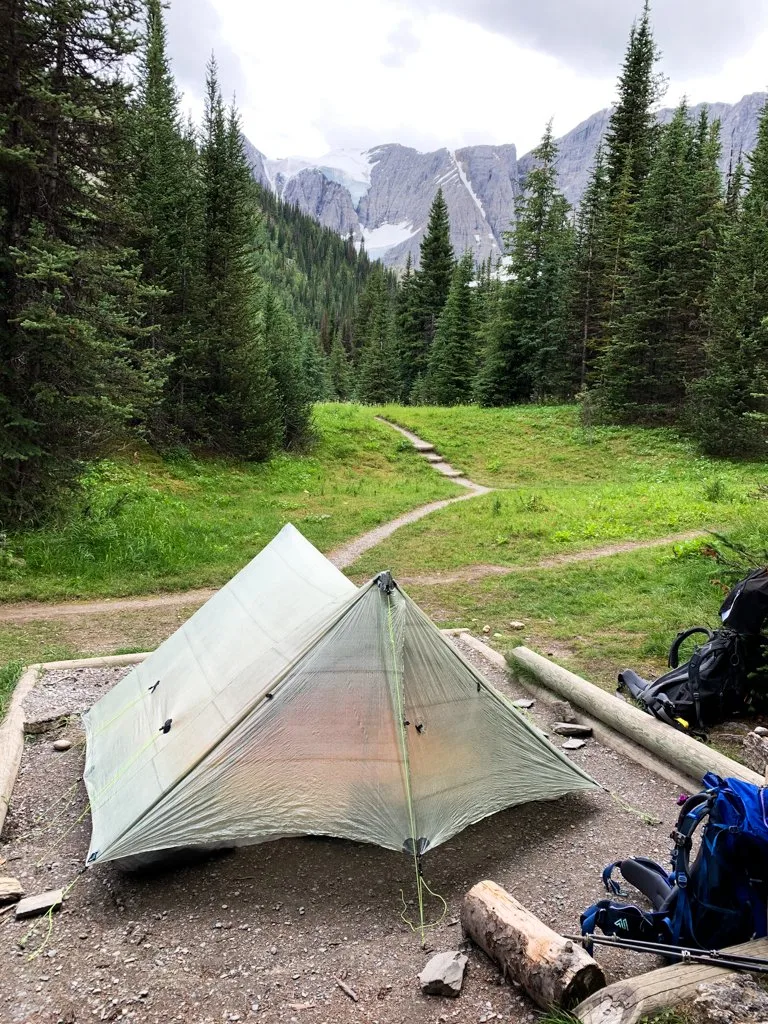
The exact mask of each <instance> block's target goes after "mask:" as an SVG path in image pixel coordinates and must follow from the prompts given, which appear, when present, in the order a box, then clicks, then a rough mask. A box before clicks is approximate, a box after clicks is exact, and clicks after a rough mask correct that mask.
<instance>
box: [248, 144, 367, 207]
mask: <svg viewBox="0 0 768 1024" xmlns="http://www.w3.org/2000/svg"><path fill="white" fill-rule="evenodd" d="M371 153H372V151H371V150H366V151H365V152H361V151H359V150H354V149H335V150H332V151H331V152H330V153H325V154H324V155H323V156H320V157H318V158H317V159H316V160H308V159H307V158H305V157H301V156H289V157H280V158H279V159H276V160H265V161H264V166H265V168H266V171H267V174H268V175H269V178H270V181H274V180H275V179H276V177H277V175H278V174H281V175H282V176H283V178H284V182H283V185H282V187H283V189H284V188H285V185H286V184H287V183H288V181H290V179H291V178H294V177H295V176H296V175H297V174H299V173H300V172H301V171H306V170H318V171H320V172H321V173H322V174H324V175H325V177H326V178H327V179H328V180H329V181H335V182H337V183H338V184H339V185H343V186H344V187H345V188H346V189H348V191H349V194H350V195H351V196H352V202H353V203H354V204H355V205H357V204H358V203H359V202H360V200H361V199H362V197H363V196H364V195H365V193H366V192H367V191H368V189H369V188H370V187H371V168H372V166H373V163H374V162H375V161H371Z"/></svg>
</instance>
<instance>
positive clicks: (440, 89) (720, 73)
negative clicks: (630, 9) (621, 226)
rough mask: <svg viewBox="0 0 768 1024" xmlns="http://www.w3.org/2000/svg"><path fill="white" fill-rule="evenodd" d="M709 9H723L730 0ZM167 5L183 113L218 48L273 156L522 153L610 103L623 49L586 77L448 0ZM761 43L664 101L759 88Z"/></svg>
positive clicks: (245, 111) (254, 135) (225, 76)
mask: <svg viewBox="0 0 768 1024" xmlns="http://www.w3.org/2000/svg"><path fill="white" fill-rule="evenodd" d="M509 2H511V0H509ZM518 2H519V0H515V3H518ZM569 2H572V0H569ZM659 2H661V0H659ZM666 2H667V3H672V2H674V0H666ZM708 2H709V5H710V7H711V6H712V4H718V3H721V2H722V9H723V11H724V12H726V11H727V8H728V3H727V0H708ZM173 3H174V8H175V9H174V10H173V11H172V12H171V16H170V21H169V27H170V36H171V50H172V53H173V55H174V58H175V60H176V62H177V63H178V64H180V65H181V66H182V67H183V72H184V74H183V84H184V87H185V89H186V90H187V102H188V104H189V105H191V106H193V108H194V109H199V96H200V94H201V92H202V88H201V84H202V80H203V74H204V67H203V65H204V62H205V59H206V57H207V55H208V53H209V52H210V49H211V47H215V48H216V50H217V55H218V56H219V62H220V65H221V80H222V86H223V89H224V92H225V93H226V94H229V93H231V91H232V90H233V89H236V90H237V99H238V104H239V106H240V108H241V112H242V115H243V124H244V128H245V131H246V134H247V135H248V137H249V138H250V139H251V141H252V142H253V143H254V144H255V145H256V146H258V148H259V149H261V150H263V151H264V152H266V153H267V154H268V155H269V156H273V157H278V156H289V155H295V154H300V155H302V156H308V157H316V156H319V155H321V154H323V153H324V152H326V151H328V150H331V149H336V148H340V147H350V148H358V149H361V148H367V147H370V146H373V145H376V144H379V143H386V142H400V143H403V144H405V145H413V146H416V147H417V148H419V149H422V150H425V149H432V148H437V147H439V146H446V145H447V146H451V147H454V146H461V145H467V144H471V143H478V142H489V143H504V142H514V143H515V144H516V145H517V147H518V152H519V153H523V152H525V151H526V150H527V149H530V148H531V147H532V146H533V145H535V144H536V142H537V141H538V138H539V137H540V135H541V132H542V130H543V128H544V125H545V123H546V121H547V120H548V118H550V117H554V119H555V131H556V132H557V133H558V134H561V133H563V132H565V131H567V130H569V129H570V128H572V127H573V126H574V125H575V124H576V123H577V122H579V121H580V120H582V119H583V118H585V117H587V116H588V115H589V114H591V113H592V112H594V111H595V110H597V109H599V108H601V107H604V106H607V105H608V104H609V103H610V102H611V100H612V99H613V96H614V89H615V79H616V71H617V70H618V67H619V64H620V61H621V58H622V55H623V43H622V45H621V46H620V47H619V48H617V52H616V54H615V67H614V68H613V69H612V70H611V71H610V72H609V71H607V70H606V67H605V66H604V65H602V64H601V65H600V70H599V72H591V71H590V70H585V69H584V68H583V67H577V66H576V63H574V62H573V61H570V62H569V63H568V64H566V63H565V62H564V60H563V59H561V58H559V57H556V56H552V55H548V54H546V53H544V52H541V51H538V50H536V49H533V48H531V44H530V43H529V42H527V40H526V43H525V45H524V44H523V43H522V42H518V41H516V39H515V38H513V37H512V36H511V35H510V34H509V32H506V33H505V34H502V33H501V32H499V31H493V30H492V28H487V27H483V25H482V24H479V23H475V21H471V20H465V18H463V17H461V16H460V13H461V12H460V7H461V4H458V3H455V2H451V3H446V4H445V5H443V4H439V3H431V4H421V5H420V6H417V7H416V8H415V11H414V6H413V5H411V4H408V3H406V2H405V0H324V2H323V3H318V2H317V0H282V2H271V3H254V2H253V0H173ZM444 6H447V7H450V8H451V9H452V10H454V11H459V13H446V11H445V10H442V9H440V8H442V7H444ZM638 6H639V0H638ZM725 16H727V14H726V15H725ZM182 22H183V31H182ZM196 26H199V29H198V28H197V27H196ZM628 31H629V25H627V32H628ZM767 43H768V38H766V37H765V36H763V37H760V36H758V37H756V38H755V39H754V43H753V45H752V46H751V47H750V48H749V50H748V52H747V53H745V54H744V55H743V56H741V57H739V58H731V59H729V60H726V61H725V62H721V63H722V66H721V67H719V69H718V70H713V71H712V72H711V73H709V72H707V73H705V74H702V73H701V72H700V73H699V75H698V77H695V78H690V79H688V80H683V81H674V82H672V83H671V86H670V90H669V94H668V99H669V100H671V101H673V102H674V100H676V99H677V97H678V96H679V95H680V94H682V93H683V92H685V93H687V95H688V97H689V99H690V101H691V102H692V103H696V102H699V101H700V100H735V99H738V98H739V97H740V96H741V95H743V94H744V93H746V92H751V91H756V90H758V89H763V88H765V87H766V85H768V82H767V81H766V79H765V78H764V76H765V74H766V73H765V71H764V66H765V65H764V54H765V52H766V49H765V47H766V44H767ZM195 62H197V63H198V64H199V65H200V69H199V79H198V80H199V82H200V86H198V87H197V88H193V87H192V86H191V82H192V77H191V74H190V67H191V66H192V65H193V64H194V63H195ZM700 63H701V62H700ZM711 63H712V68H713V69H714V68H716V67H717V64H718V62H717V61H714V60H713V61H712V62H711ZM767 77H768V76H767Z"/></svg>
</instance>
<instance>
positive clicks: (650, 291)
mask: <svg viewBox="0 0 768 1024" xmlns="http://www.w3.org/2000/svg"><path fill="white" fill-rule="evenodd" d="M718 130H719V129H718V126H717V125H716V126H715V127H714V128H710V126H709V123H708V120H707V116H706V114H704V115H703V119H700V121H699V124H698V125H697V126H696V127H694V126H693V125H692V124H691V123H690V121H689V118H688V111H687V108H686V106H685V103H682V104H681V105H680V107H678V109H677V111H676V112H675V115H674V117H673V119H672V121H671V122H670V124H669V125H667V126H666V127H665V128H664V130H663V132H662V133H661V137H660V141H659V145H658V147H657V150H656V153H655V155H654V159H653V163H652V165H651V169H650V171H649V174H648V177H647V179H646V181H645V183H644V185H643V189H642V192H641V195H640V198H639V200H638V202H637V204H636V210H635V216H634V218H633V231H632V234H631V236H630V239H629V243H630V244H629V251H630V252H631V257H630V260H629V266H628V276H627V282H626V285H625V288H624V296H623V308H622V312H621V314H620V315H619V316H618V317H617V320H616V326H615V329H614V332H613V334H612V336H611V337H610V339H609V341H608V343H607V346H606V348H605V351H604V353H603V354H602V356H601V358H600V382H599V386H598V389H597V394H596V405H597V407H598V408H599V409H600V410H601V413H602V415H603V416H604V418H606V419H608V420H610V421H616V420H620V421H622V422H631V421H641V422H670V421H675V420H676V419H677V418H678V417H679V416H680V413H681V410H682V405H683V401H684V398H685V385H686V381H690V380H692V379H694V378H695V377H696V376H697V375H698V374H699V373H700V368H701V361H702V357H703V350H704V343H705V341H706V303H707V297H708V294H709V289H710V287H711V283H712V271H713V254H714V252H715V249H716V247H717V243H718V240H719V235H720V222H721V216H722V189H721V184H720V179H719V174H718V170H717V162H718V158H719V152H720V150H719V141H718V139H719V135H718Z"/></svg>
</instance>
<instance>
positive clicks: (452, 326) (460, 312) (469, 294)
mask: <svg viewBox="0 0 768 1024" xmlns="http://www.w3.org/2000/svg"><path fill="white" fill-rule="evenodd" d="M473 271H474V260H473V257H472V253H471V252H466V253H464V255H463V256H462V258H461V259H460V260H459V262H458V264H457V265H456V267H455V269H454V271H453V279H452V281H451V288H450V291H449V292H448V299H447V300H446V303H445V306H444V307H443V312H442V313H441V314H440V319H439V320H438V322H437V330H436V331H435V340H434V341H433V342H432V348H431V349H430V352H429V364H428V368H427V376H426V379H425V381H424V395H425V398H426V401H427V402H428V403H429V404H430V405H460V404H462V403H469V402H470V401H471V397H472V382H473V380H474V377H475V373H476V371H477V342H476V335H475V330H476V326H477V324H476V301H475V295H474V294H473V289H472V275H473Z"/></svg>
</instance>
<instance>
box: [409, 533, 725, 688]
mask: <svg viewBox="0 0 768 1024" xmlns="http://www.w3.org/2000/svg"><path fill="white" fill-rule="evenodd" d="M729 582H730V579H729V578H724V576H723V573H722V571H721V568H720V566H718V564H717V563H716V562H715V561H714V560H713V559H712V558H711V557H709V556H708V555H707V554H706V552H705V551H704V550H702V548H701V547H700V546H697V545H695V544H688V545H685V546H684V547H682V548H680V549H678V550H677V552H676V551H675V550H674V549H672V548H662V549H652V550H647V551H635V552H632V553H631V554H624V555H615V556H612V557H610V558H604V559H599V560H596V561H594V562H580V563H574V564H572V565H567V566H562V567H560V568H556V569H547V570H537V571H526V572H520V573H514V574H512V575H510V576H505V577H501V578H498V577H497V578H490V579H485V580H480V581H475V582H473V583H454V584H450V585H445V586H409V587H406V590H407V591H408V592H409V593H410V594H411V596H412V597H414V598H415V600H416V601H417V602H419V603H420V604H421V605H422V606H423V607H424V609H425V611H427V612H428V613H429V614H431V615H432V616H433V617H434V618H435V619H436V621H438V622H439V624H440V625H441V626H446V627H448V626H465V627H468V628H470V629H472V630H473V631H478V632H480V631H482V630H483V627H484V626H486V625H487V626H489V627H490V632H489V634H488V635H489V638H490V640H491V642H492V643H493V644H494V645H496V646H497V647H500V648H502V649H509V648H510V647H512V646H516V645H518V644H524V645H526V646H529V647H532V648H534V649H536V650H538V651H540V652H542V653H544V654H548V655H551V656H552V658H553V660H554V661H557V662H558V663H560V664H563V665H565V666H566V667H567V668H570V669H572V670H573V671H575V672H578V673H580V674H582V675H586V676H587V678H589V679H591V680H592V681H593V682H596V683H599V684H601V685H603V686H605V687H606V688H607V689H613V688H614V687H615V685H616V674H617V672H618V671H619V670H620V669H621V668H626V667H632V668H635V669H637V670H638V671H639V672H640V673H641V675H643V674H645V675H647V676H654V675H657V674H658V673H659V672H661V671H662V670H663V668H664V665H665V660H666V655H667V651H668V649H669V646H670V644H671V642H672V640H673V639H674V637H675V635H676V633H677V632H678V631H679V630H680V629H682V628H684V627H686V626H690V625H698V624H703V625H710V626H714V625H715V624H716V623H717V619H718V617H717V611H718V608H719V607H720V604H721V603H722V599H723V592H724V589H725V588H726V587H727V586H728V583H729ZM513 620H514V621H521V622H523V623H524V624H525V629H523V630H520V631H517V630H512V629H510V627H509V622H510V621H513ZM683 654H684V656H686V654H685V651H684V652H683Z"/></svg>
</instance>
